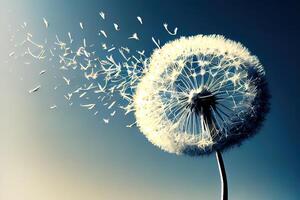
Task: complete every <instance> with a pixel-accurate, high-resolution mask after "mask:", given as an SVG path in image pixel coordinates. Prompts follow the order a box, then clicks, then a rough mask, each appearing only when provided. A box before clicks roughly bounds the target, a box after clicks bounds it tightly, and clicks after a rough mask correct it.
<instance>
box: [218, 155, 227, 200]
mask: <svg viewBox="0 0 300 200" xmlns="http://www.w3.org/2000/svg"><path fill="white" fill-rule="evenodd" d="M216 158H217V161H218V166H219V172H220V178H221V182H222V196H221V200H228V185H227V177H226V171H225V166H224V161H223V158H222V154H221V152H220V151H219V150H217V151H216Z"/></svg>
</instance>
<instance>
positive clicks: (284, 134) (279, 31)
mask: <svg viewBox="0 0 300 200" xmlns="http://www.w3.org/2000/svg"><path fill="white" fill-rule="evenodd" d="M0 7H1V8H0V10H1V12H0V15H1V19H0V22H1V27H2V28H1V32H0V34H1V37H0V38H1V47H0V50H1V53H0V58H1V61H3V62H1V67H0V70H1V79H0V90H1V98H0V110H1V114H0V163H1V165H0V199H1V200H2V199H3V200H6V199H9V200H19V199H25V200H27V199H28V200H29V199H30V200H32V199H33V200H34V199H45V200H48V199H49V200H50V199H51V200H52V199H56V200H57V199H58V200H60V199H72V200H73V199H86V198H88V199H112V200H114V199H116V200H117V199H122V200H124V199H149V200H150V199H170V200H171V199H172V200H176V199H205V200H210V199H211V200H214V199H218V198H219V195H220V181H219V175H218V168H217V163H216V160H215V157H214V156H213V155H212V156H210V157H201V158H190V157H186V156H176V155H172V154H168V153H165V152H163V151H161V150H159V149H158V148H156V147H154V146H153V145H151V144H150V143H149V142H148V141H147V140H146V139H145V137H144V136H143V135H142V134H141V133H140V132H139V130H138V129H137V128H132V129H128V128H125V125H126V124H128V122H130V120H132V116H128V117H125V116H124V115H123V114H121V113H119V114H118V115H117V116H116V117H115V118H114V119H113V120H111V122H110V124H109V125H106V124H104V123H103V120H102V118H101V117H95V116H93V115H92V114H91V113H89V112H87V111H86V110H85V109H82V108H80V107H79V106H76V105H75V106H72V107H70V106H67V105H65V104H64V98H63V94H64V93H63V92H64V91H60V90H59V91H57V92H55V91H53V90H51V88H52V86H53V84H54V83H55V81H56V80H53V78H52V77H50V76H46V77H44V78H41V77H40V76H39V75H38V72H39V71H40V70H41V69H43V68H47V69H48V68H49V69H51V66H46V65H45V66H40V65H38V64H32V65H29V66H28V65H23V64H22V63H20V62H17V61H10V60H9V58H8V54H9V52H11V51H12V50H13V47H12V45H11V43H9V41H8V39H9V36H10V35H9V32H8V28H7V27H8V25H9V24H11V25H12V26H17V25H19V24H21V23H23V21H26V22H27V23H28V24H30V28H31V30H32V32H33V33H34V35H36V36H37V37H39V36H40V35H54V34H56V33H58V34H62V33H66V32H68V31H71V32H72V33H74V34H75V35H76V34H78V35H79V34H80V33H79V31H80V30H79V26H78V23H79V21H83V22H85V25H86V27H87V29H88V30H87V31H86V32H85V34H86V35H85V36H86V37H87V38H91V40H95V37H96V34H95V33H96V31H97V30H99V28H100V27H103V28H107V29H109V27H110V25H109V24H102V25H101V26H100V25H99V23H98V22H99V15H98V12H99V11H100V10H103V11H105V12H106V13H107V16H108V19H109V20H111V22H117V23H119V24H120V26H121V29H122V31H123V32H122V34H121V35H116V34H115V35H114V34H112V36H111V39H110V40H111V41H113V42H115V43H121V42H123V41H124V38H126V37H127V35H130V34H131V33H132V32H135V31H140V32H141V37H142V38H143V40H142V41H141V42H140V43H132V44H130V45H132V46H134V47H136V48H145V49H146V50H148V54H150V53H151V50H153V49H154V45H153V43H152V42H151V36H152V35H153V36H155V37H157V38H160V39H161V42H162V43H164V42H167V41H168V40H170V39H174V38H172V37H170V36H169V35H168V34H166V32H165V31H164V29H163V26H162V24H163V23H164V22H167V23H168V24H169V25H170V26H178V28H179V31H178V35H181V36H189V35H196V34H223V35H224V36H226V37H228V38H230V39H232V40H237V41H240V42H241V43H243V44H244V45H245V46H246V47H248V48H249V50H250V51H251V52H253V53H254V54H255V55H257V56H258V58H259V59H260V61H261V63H262V64H263V65H264V66H265V69H266V71H267V79H268V82H269V86H270V91H271V94H272V99H271V111H270V113H269V114H268V116H267V120H266V122H265V124H264V126H263V128H262V129H261V130H260V131H259V133H258V134H257V135H256V136H255V137H254V138H252V139H250V140H249V141H246V142H245V143H244V144H243V145H242V146H241V147H240V148H234V149H231V150H229V151H227V152H225V153H224V161H225V165H226V169H227V173H228V184H229V198H230V199H232V200H240V199H243V200H247V199H249V200H250V199H264V200H265V199H272V200H276V199H278V200H279V199H280V200H281V199H287V200H296V199H299V197H298V196H297V194H298V193H299V190H300V172H299V171H300V161H299V158H298V157H299V153H300V148H299V145H300V142H299V141H300V136H299V132H300V129H299V123H298V120H299V116H298V113H299V112H300V104H299V103H300V96H299V85H300V84H299V78H298V76H299V73H300V68H299V56H298V52H299V45H300V40H299V38H298V37H299V33H300V27H299V23H298V19H299V14H298V13H297V12H298V11H299V9H300V5H298V4H297V3H296V1H295V2H292V1H285V2H284V3H279V2H276V1H243V2H241V1H226V2H225V1H192V0H187V1H158V0H157V1H137V0H136V1H135V0H128V1H120V0H119V1H117V0H111V1H59V0H51V1H50V0H45V1H34V0H28V1H26V2H25V1H16V0H11V1H4V0H2V1H1V6H0ZM137 15H139V16H142V17H143V19H144V25H143V28H142V29H139V26H138V24H137V21H136V16H137ZM43 17H46V18H47V19H48V20H49V22H50V27H49V30H48V32H45V30H44V29H41V27H42V18H43ZM123 35H124V37H123ZM175 38H176V37H175ZM6 60H9V62H8V63H6V62H5V61H6ZM49 71H51V70H49ZM20 77H22V78H23V80H20ZM37 82H40V83H42V85H43V88H42V89H41V90H40V91H39V93H38V94H37V95H29V94H28V89H30V88H32V86H33V85H35V84H36V83H37ZM53 102H55V103H56V104H58V105H59V109H56V110H55V111H54V112H51V111H49V105H50V104H52V103H53ZM103 112H107V111H103ZM104 114H105V113H104ZM106 114H107V113H106Z"/></svg>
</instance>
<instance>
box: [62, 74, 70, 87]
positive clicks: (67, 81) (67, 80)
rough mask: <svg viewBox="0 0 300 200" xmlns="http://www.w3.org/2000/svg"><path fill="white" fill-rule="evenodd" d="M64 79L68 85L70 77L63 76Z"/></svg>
mask: <svg viewBox="0 0 300 200" xmlns="http://www.w3.org/2000/svg"><path fill="white" fill-rule="evenodd" d="M63 79H64V81H65V82H66V84H67V85H70V79H67V78H66V77H64V76H63Z"/></svg>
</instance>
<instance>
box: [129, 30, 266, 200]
mask: <svg viewBox="0 0 300 200" xmlns="http://www.w3.org/2000/svg"><path fill="white" fill-rule="evenodd" d="M268 97H269V95H268V91H267V85H266V81H265V72H264V69H263V67H262V65H261V64H260V62H259V60H258V59H257V57H255V56H253V55H251V54H250V53H249V51H248V50H247V49H246V48H245V47H243V46H242V45H241V44H240V43H237V42H234V41H231V40H228V39H225V38H224V37H223V36H220V35H210V36H204V35H198V36H194V37H188V38H184V37H183V38H180V39H178V40H175V41H172V42H169V43H167V44H166V45H164V46H163V47H162V48H161V49H157V50H155V51H154V53H153V55H152V56H151V58H150V61H149V65H148V71H147V73H146V74H145V75H144V76H143V77H142V78H141V80H140V82H139V84H138V85H137V89H136V92H135V94H134V97H133V105H134V109H135V117H136V122H137V126H138V127H139V128H140V130H141V132H142V133H143V134H144V135H145V136H146V137H147V138H148V140H149V141H150V142H152V143H153V144H154V145H156V146H158V147H160V148H161V149H163V150H165V151H167V152H170V153H176V154H186V155H190V156H200V155H208V154H210V153H212V152H216V156H217V160H218V163H219V168H220V173H221V178H222V183H223V194H222V196H223V199H227V182H226V174H225V168H224V163H223V159H222V155H221V152H222V151H224V150H225V149H227V148H229V147H232V146H234V145H239V144H240V143H241V142H242V141H243V140H244V139H246V138H249V137H250V136H253V135H254V134H255V133H256V132H257V129H258V128H259V127H260V125H261V124H262V121H263V119H264V117H265V114H266V113H267V111H268Z"/></svg>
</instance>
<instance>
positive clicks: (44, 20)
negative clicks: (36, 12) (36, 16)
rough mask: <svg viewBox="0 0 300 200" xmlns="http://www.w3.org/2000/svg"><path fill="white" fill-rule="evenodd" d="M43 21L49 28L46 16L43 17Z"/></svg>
mask: <svg viewBox="0 0 300 200" xmlns="http://www.w3.org/2000/svg"><path fill="white" fill-rule="evenodd" d="M43 22H44V24H45V27H46V28H48V27H49V23H48V21H47V20H46V19H45V18H43Z"/></svg>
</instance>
